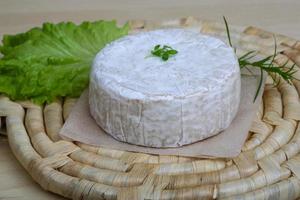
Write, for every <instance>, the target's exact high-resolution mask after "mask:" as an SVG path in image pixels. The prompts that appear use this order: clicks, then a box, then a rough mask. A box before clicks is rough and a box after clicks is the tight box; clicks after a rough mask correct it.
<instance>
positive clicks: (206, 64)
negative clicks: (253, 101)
mask: <svg viewBox="0 0 300 200" xmlns="http://www.w3.org/2000/svg"><path fill="white" fill-rule="evenodd" d="M156 44H167V45H169V46H171V47H173V48H174V49H176V50H178V54H177V55H175V56H174V57H171V58H170V59H169V60H168V61H166V62H165V61H162V60H161V59H160V58H158V57H151V56H150V57H149V55H150V51H151V49H153V47H154V46H155V45H156ZM240 85H241V83H240V70H239V65H238V62H237V58H236V56H235V53H234V52H233V50H232V48H230V47H228V46H227V45H226V44H224V43H223V42H222V41H221V40H219V39H216V38H213V37H209V36H206V35H201V34H199V33H196V32H193V31H188V30H184V29H164V30H156V31H150V32H144V33H139V34H135V35H129V36H125V37H123V38H121V39H118V40H116V41H114V42H112V43H111V44H109V45H107V46H106V47H105V48H104V49H102V51H100V52H99V53H98V54H97V56H96V58H95V60H94V63H93V67H92V71H91V76H90V88H89V103H90V111H91V115H92V116H93V118H94V119H95V120H96V122H97V123H98V125H99V126H100V127H102V128H103V129H104V130H105V131H106V132H107V133H108V134H110V135H112V136H113V137H114V138H116V139H117V140H120V141H124V142H128V143H132V144H137V145H143V146H151V147H176V146H182V145H185V144H190V143H193V142H196V141H199V140H203V139H205V138H207V137H210V136H213V135H216V134H217V133H219V132H220V131H222V130H224V129H225V128H227V127H228V126H229V125H230V123H231V121H232V120H233V118H234V116H235V115H236V113H237V110H238V107H239V101H240Z"/></svg>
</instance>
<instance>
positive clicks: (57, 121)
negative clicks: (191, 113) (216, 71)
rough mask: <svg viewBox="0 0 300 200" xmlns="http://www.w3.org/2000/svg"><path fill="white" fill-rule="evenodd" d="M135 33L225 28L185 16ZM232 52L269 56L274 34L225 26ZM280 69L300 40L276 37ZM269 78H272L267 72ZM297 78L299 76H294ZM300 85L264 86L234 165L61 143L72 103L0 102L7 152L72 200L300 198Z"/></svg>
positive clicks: (297, 51)
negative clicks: (38, 104)
mask: <svg viewBox="0 0 300 200" xmlns="http://www.w3.org/2000/svg"><path fill="white" fill-rule="evenodd" d="M130 24H131V26H132V27H133V28H134V29H135V30H134V31H143V30H150V29H154V28H158V27H179V26H180V27H187V28H193V29H197V30H201V32H204V33H207V34H210V35H214V36H217V37H220V38H223V39H224V38H225V37H226V34H225V32H224V25H223V24H222V23H214V22H209V21H201V20H197V19H195V18H192V17H189V18H185V19H180V20H173V21H167V22H161V23H156V22H149V21H131V22H130ZM231 35H232V36H231V37H232V40H233V41H234V45H235V46H236V47H237V49H238V51H237V52H238V53H243V52H245V51H249V50H258V51H260V53H261V54H264V55H271V54H272V53H273V50H274V39H273V34H272V33H269V32H266V31H264V30H261V29H258V28H255V27H231ZM275 36H276V38H277V43H278V49H279V51H281V54H279V55H278V56H277V57H276V59H275V61H276V62H277V63H278V64H282V63H284V62H288V63H287V67H291V66H292V65H293V64H294V63H296V65H298V66H300V43H299V42H297V41H296V40H294V39H291V38H288V37H286V36H283V35H278V34H275ZM270 75H271V76H272V74H270ZM295 76H296V77H297V78H298V79H299V78H300V71H299V72H298V73H297V74H295ZM299 92H300V82H298V81H294V82H293V84H291V85H290V84H288V83H286V82H284V81H282V80H281V81H280V84H279V85H277V86H276V87H274V86H273V85H271V84H268V83H267V85H266V87H265V91H264V96H263V101H262V104H261V106H260V109H259V111H258V112H257V115H256V118H255V120H254V121H253V125H252V128H251V131H250V132H249V138H248V139H247V141H246V143H245V145H244V147H243V152H242V153H241V154H240V155H239V156H238V157H236V158H234V159H232V160H225V159H200V158H185V157H178V156H156V155H149V154H142V153H130V152H125V151H117V150H112V149H104V148H97V147H93V146H88V145H84V144H80V143H72V142H69V141H65V140H60V138H59V137H58V134H57V133H58V131H59V129H60V128H61V127H62V125H63V123H64V120H65V119H66V118H67V117H68V114H69V112H70V110H71V109H72V106H73V105H74V104H75V102H76V99H70V98H66V99H64V100H57V101H56V102H54V103H51V104H48V105H45V106H44V107H40V106H37V105H34V104H32V103H29V102H12V101H10V100H9V99H8V98H6V97H4V96H2V97H0V116H5V117H6V128H7V133H8V139H9V144H10V147H11V149H12V151H13V153H14V155H15V156H16V157H17V159H18V160H19V162H20V163H21V164H22V165H23V167H24V168H25V169H26V170H27V172H28V173H29V174H30V175H31V176H32V178H33V179H34V180H35V181H36V182H37V183H39V184H40V186H41V187H42V188H44V189H45V190H48V191H51V192H54V193H57V194H59V195H62V196H64V197H66V198H70V199H128V200H134V199H213V198H215V199H216V198H217V199H296V198H298V197H299V196H300V154H299V152H300V128H299V127H298V124H299V123H298V122H299V120H300V102H299Z"/></svg>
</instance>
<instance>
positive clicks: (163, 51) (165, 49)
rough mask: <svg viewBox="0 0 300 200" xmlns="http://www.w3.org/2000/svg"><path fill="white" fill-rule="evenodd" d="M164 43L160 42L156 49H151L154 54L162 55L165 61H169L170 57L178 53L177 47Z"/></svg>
mask: <svg viewBox="0 0 300 200" xmlns="http://www.w3.org/2000/svg"><path fill="white" fill-rule="evenodd" d="M161 46H162V45H160V44H158V45H156V46H155V47H154V49H153V50H152V51H151V54H152V55H153V56H157V57H161V59H162V60H163V61H167V60H168V59H169V57H171V56H174V55H175V54H177V53H178V51H176V50H175V49H173V48H172V47H170V46H168V45H163V46H162V47H161Z"/></svg>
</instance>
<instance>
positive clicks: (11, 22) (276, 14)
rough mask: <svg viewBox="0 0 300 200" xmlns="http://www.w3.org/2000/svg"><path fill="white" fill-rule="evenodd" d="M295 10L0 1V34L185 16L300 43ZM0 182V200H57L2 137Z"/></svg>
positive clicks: (299, 6)
mask: <svg viewBox="0 0 300 200" xmlns="http://www.w3.org/2000/svg"><path fill="white" fill-rule="evenodd" d="M87 2H88V3H87ZM299 10H300V1H296V0H293V1H292V0H290V1H283V0H282V1H278V0H267V1H263V2H262V1H259V0H251V1H238V0H228V1H223V0H219V1H216V0H203V1H197V0H193V1H180V0H173V1H170V0H164V1H161V0H152V1H149V0H147V1H146V0H144V1H141V0H140V1H139V0H134V1H129V0H122V1H121V0H120V1H113V0H110V1H108V2H105V1H101V0H90V1H79V0H73V1H60V0H51V1H44V0H39V1H37V0H22V1H20V0H0V35H2V34H4V33H16V32H19V31H25V30H26V29H28V28H30V27H32V26H35V25H40V24H41V23H42V22H44V21H54V22H58V21H62V20H73V21H76V22H79V21H82V20H95V19H119V20H120V19H121V20H126V19H137V18H143V19H153V20H161V19H170V18H175V17H183V16H189V15H193V16H197V17H200V18H203V19H211V20H221V17H222V15H225V16H227V18H228V20H229V21H230V23H232V24H237V25H242V24H243V25H255V26H258V27H262V28H264V29H266V30H270V31H273V32H277V33H282V34H285V35H288V36H291V37H294V38H297V39H300V21H299V19H300V12H299ZM0 180H1V181H0V199H46V200H47V199H62V198H60V197H58V196H56V195H54V194H50V193H48V192H44V191H43V190H42V189H40V187H39V186H38V185H37V184H35V183H34V182H33V181H32V179H31V178H30V177H29V176H28V175H27V174H26V172H25V171H24V169H23V168H22V167H21V166H20V165H19V164H18V162H17V161H16V159H15V158H14V156H13V155H12V153H11V151H10V149H9V146H8V143H7V139H6V138H5V137H3V136H1V137H0Z"/></svg>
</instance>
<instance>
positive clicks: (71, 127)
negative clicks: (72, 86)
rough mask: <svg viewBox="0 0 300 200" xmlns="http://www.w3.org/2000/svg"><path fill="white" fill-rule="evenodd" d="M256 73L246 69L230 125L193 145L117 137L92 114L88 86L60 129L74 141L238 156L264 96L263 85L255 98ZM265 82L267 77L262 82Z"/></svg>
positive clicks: (197, 154)
mask: <svg viewBox="0 0 300 200" xmlns="http://www.w3.org/2000/svg"><path fill="white" fill-rule="evenodd" d="M255 74H256V75H250V74H249V73H247V72H243V75H242V79H241V80H242V81H241V83H242V85H241V101H240V107H239V110H238V113H237V115H236V117H235V119H234V120H233V122H232V123H231V125H230V126H229V128H227V129H226V130H224V131H222V132H220V133H219V134H218V135H216V136H213V137H210V138H207V139H205V140H202V141H199V142H196V143H193V144H190V145H186V146H182V147H176V148H149V147H143V146H137V145H132V144H128V143H124V142H119V141H117V140H115V139H114V138H113V137H111V136H110V135H108V134H106V133H105V132H104V131H103V130H102V129H101V128H100V127H99V126H98V125H97V124H96V122H95V121H94V119H93V118H92V117H91V115H90V112H89V105H88V90H85V91H84V92H83V93H82V95H81V97H80V98H79V99H78V102H77V103H76V105H75V106H74V108H73V110H72V112H71V113H70V115H69V118H68V119H67V120H66V122H65V124H64V126H63V128H62V129H61V131H60V135H61V136H62V137H63V138H66V139H69V140H72V141H79V142H82V143H85V144H90V145H95V146H100V147H104V148H111V149H117V150H126V151H132V152H142V153H149V154H159V155H180V156H190V157H224V158H229V157H235V156H237V155H238V154H239V153H240V152H241V148H242V146H243V144H244V142H245V140H246V138H247V135H248V131H249V129H250V127H251V124H252V120H253V117H254V115H255V113H256V111H257V109H258V105H259V103H260V101H261V97H262V91H263V86H262V88H261V90H260V93H259V96H258V98H257V99H256V101H255V102H253V99H254V96H255V93H256V90H257V87H258V82H259V75H258V74H257V72H255ZM264 77H266V76H264ZM264 82H265V79H264V80H263V85H264Z"/></svg>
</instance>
